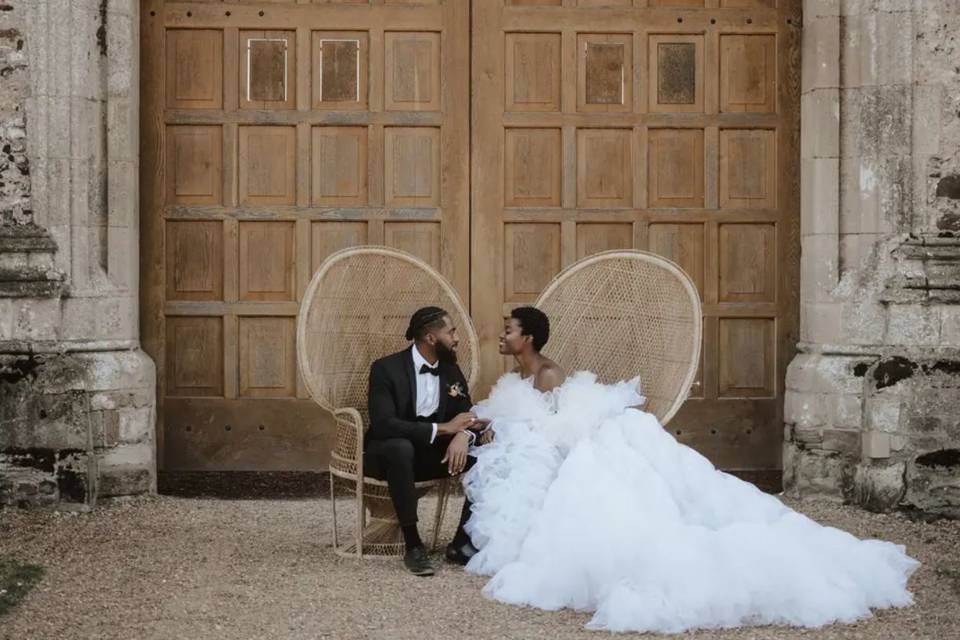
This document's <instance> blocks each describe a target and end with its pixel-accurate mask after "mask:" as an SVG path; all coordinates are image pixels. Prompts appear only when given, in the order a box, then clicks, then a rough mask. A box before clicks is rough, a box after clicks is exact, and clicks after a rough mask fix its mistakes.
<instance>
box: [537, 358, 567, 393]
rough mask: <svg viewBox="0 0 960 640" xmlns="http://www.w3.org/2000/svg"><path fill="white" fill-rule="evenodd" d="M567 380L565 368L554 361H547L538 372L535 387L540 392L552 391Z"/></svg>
mask: <svg viewBox="0 0 960 640" xmlns="http://www.w3.org/2000/svg"><path fill="white" fill-rule="evenodd" d="M566 379H567V374H566V373H564V371H563V367H561V366H560V365H558V364H557V363H556V362H554V361H553V360H547V361H546V362H544V363H543V365H542V366H541V367H540V370H539V371H537V377H536V378H535V379H534V381H533V386H534V387H536V388H537V390H539V391H551V390H553V389H555V388H557V387H559V386H560V385H561V384H563V381H564V380H566Z"/></svg>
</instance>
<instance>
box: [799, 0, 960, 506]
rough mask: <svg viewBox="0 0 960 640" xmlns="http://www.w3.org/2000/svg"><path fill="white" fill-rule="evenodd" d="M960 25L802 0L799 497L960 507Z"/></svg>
mask: <svg viewBox="0 0 960 640" xmlns="http://www.w3.org/2000/svg"><path fill="white" fill-rule="evenodd" d="M958 32H960V7H958V6H957V5H956V3H955V2H952V1H951V0H923V1H922V2H921V1H919V0H916V1H914V0H883V1H880V2H877V1H869V2H867V1H865V0H839V1H838V0H806V1H805V2H804V44H803V58H804V64H803V97H802V114H803V116H802V123H801V131H802V134H801V135H802V138H803V141H804V144H803V145H802V151H801V152H802V182H803V189H802V198H801V209H802V216H803V217H802V224H801V228H802V231H801V232H802V235H803V255H802V266H801V268H802V289H803V292H802V302H801V343H800V345H799V352H800V353H799V354H798V355H797V357H796V358H795V360H794V361H793V362H792V363H791V365H790V367H789V370H788V372H787V381H786V384H787V394H786V406H785V417H786V422H787V425H786V438H785V440H786V442H785V449H784V472H785V473H784V483H785V485H786V487H787V489H788V491H789V492H791V493H793V494H796V495H811V494H819V495H829V496H833V497H836V498H839V499H845V500H848V501H852V502H856V503H859V504H862V505H864V506H867V507H869V508H874V509H878V510H885V509H892V508H897V507H900V508H918V509H923V510H933V511H941V512H949V513H960V477H958V474H957V470H958V469H960V459H957V460H954V458H957V457H958V455H960V449H958V448H960V416H958V415H956V414H957V411H956V407H957V406H960V404H958V401H960V395H958V393H960V377H957V374H958V373H960V350H958V347H960V341H958V340H957V337H958V329H960V323H958V320H957V318H958V315H957V306H956V304H957V302H958V301H960V295H955V294H957V293H960V239H958V237H957V235H958V234H957V233H956V232H957V231H960V216H958V215H957V211H958V202H960V201H958V198H960V193H958V192H960V189H956V190H954V189H953V188H952V185H953V184H960V178H958V177H957V176H956V175H955V174H956V173H957V172H958V171H960V167H958V163H960V157H958V151H960V99H958V98H957V96H960V82H958V75H957V74H956V72H955V70H954V68H953V67H954V66H955V63H956V51H957V50H958V48H957V47H958V45H960V41H958V40H957V38H956V36H955V35H954V34H956V33H958ZM954 181H956V182H954ZM951 461H952V463H951ZM936 487H939V489H936Z"/></svg>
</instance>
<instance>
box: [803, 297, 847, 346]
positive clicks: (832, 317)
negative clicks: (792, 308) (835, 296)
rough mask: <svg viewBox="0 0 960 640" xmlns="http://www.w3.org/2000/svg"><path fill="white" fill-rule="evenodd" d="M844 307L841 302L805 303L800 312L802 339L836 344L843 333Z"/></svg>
mask: <svg viewBox="0 0 960 640" xmlns="http://www.w3.org/2000/svg"><path fill="white" fill-rule="evenodd" d="M842 316H843V305H842V304H841V303H839V302H805V303H803V304H802V305H801V310H800V339H801V340H804V341H807V342H819V343H822V344H834V343H837V342H839V340H840V336H841V333H842V321H843V320H842Z"/></svg>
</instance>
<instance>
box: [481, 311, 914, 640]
mask: <svg viewBox="0 0 960 640" xmlns="http://www.w3.org/2000/svg"><path fill="white" fill-rule="evenodd" d="M548 335H549V323H548V320H547V317H546V316H545V315H544V314H543V313H542V312H540V311H539V310H537V309H534V308H532V307H525V308H519V309H515V310H514V311H513V313H512V317H511V318H510V319H509V320H508V322H507V323H506V325H505V327H504V333H503V335H502V336H501V338H500V352H501V353H502V354H504V355H512V356H514V358H515V359H516V361H517V363H518V367H517V369H516V370H515V371H514V372H513V373H509V374H506V375H505V376H503V377H502V378H501V379H500V380H499V381H498V382H497V384H496V386H495V387H494V389H493V391H492V393H491V395H490V397H489V398H488V399H487V400H485V401H483V402H481V403H480V404H478V405H477V406H476V407H475V412H476V413H477V415H478V416H479V417H480V418H483V419H485V420H490V421H491V426H492V429H491V430H489V431H487V433H485V434H484V437H483V438H482V439H481V440H482V441H485V442H486V443H487V444H486V446H482V447H477V448H476V449H475V451H474V454H475V455H476V457H477V463H476V465H475V466H474V467H473V468H472V469H471V470H470V471H469V472H468V473H467V474H466V476H465V478H464V486H465V489H466V492H467V496H468V497H469V498H470V500H472V501H473V513H472V515H471V517H470V520H469V522H468V523H467V525H466V530H467V532H468V533H469V534H470V536H471V538H472V540H473V543H474V545H475V546H476V547H477V548H478V549H479V551H478V552H477V553H476V554H475V555H474V556H473V557H472V558H471V559H470V561H469V563H468V564H467V570H468V571H471V572H473V573H477V574H482V575H489V576H492V578H491V580H490V581H489V582H488V583H487V585H486V587H485V588H484V594H486V595H487V596H489V597H491V598H494V599H496V600H499V601H501V602H506V603H511V604H519V605H529V606H533V607H538V608H541V609H559V608H562V607H569V608H572V609H576V610H582V611H591V612H593V617H592V619H591V620H590V622H589V623H588V624H587V627H588V628H591V629H605V630H609V631H656V632H662V633H677V632H682V631H685V630H688V629H695V628H718V627H734V626H743V625H760V624H779V625H795V626H806V627H819V626H822V625H825V624H828V623H831V622H835V621H841V622H852V621H854V620H857V619H859V618H864V617H867V616H869V615H870V612H871V609H876V608H884V607H902V606H907V605H910V604H911V603H912V602H913V598H912V596H911V594H910V592H909V591H907V588H906V586H907V580H908V579H909V577H910V575H911V574H912V573H913V572H914V570H916V568H917V567H918V566H919V563H918V562H916V561H915V560H913V559H912V558H910V557H909V556H907V555H906V553H905V550H904V547H903V546H900V545H895V544H892V543H890V542H883V541H880V540H858V539H857V538H855V537H853V536H851V535H850V534H848V533H845V532H843V531H840V530H838V529H834V528H832V527H824V526H821V525H819V524H817V523H816V522H814V521H813V520H811V519H809V518H807V517H806V516H804V515H801V514H799V513H797V512H795V511H792V510H791V509H789V508H788V507H786V506H784V505H783V504H782V503H781V502H780V501H779V500H777V499H776V498H775V497H773V496H770V495H767V494H764V493H762V492H761V491H759V490H758V489H756V488H755V487H754V486H753V485H751V484H748V483H746V482H743V481H741V480H739V479H737V478H735V477H734V476H731V475H728V474H726V473H723V472H721V471H718V470H717V469H715V468H714V467H713V465H711V464H710V462H708V461H707V459H706V458H704V457H703V456H701V455H700V454H698V453H697V452H695V451H694V450H692V449H690V448H688V447H686V446H684V445H681V444H679V443H678V442H677V441H676V440H674V438H673V437H672V436H671V435H670V434H669V433H668V432H667V431H666V430H664V429H663V428H662V427H661V426H660V424H659V423H658V421H657V419H656V418H655V417H654V416H653V415H651V414H649V413H645V412H643V411H642V410H641V409H640V408H639V407H642V405H643V402H644V399H643V397H642V396H640V395H639V393H638V380H637V379H634V380H630V381H626V382H621V383H618V384H614V385H603V384H600V383H598V382H597V379H596V376H595V375H593V374H592V373H590V372H585V371H583V372H576V373H573V374H572V375H570V376H569V377H565V375H564V372H563V370H562V369H561V368H560V367H559V366H558V365H557V364H556V363H554V362H552V361H551V360H549V359H548V358H546V357H545V356H543V355H542V354H541V353H540V349H541V348H542V347H543V345H544V344H546V342H547V338H548ZM493 429H495V436H494V431H493Z"/></svg>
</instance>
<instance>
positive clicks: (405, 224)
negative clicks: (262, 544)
mask: <svg viewBox="0 0 960 640" xmlns="http://www.w3.org/2000/svg"><path fill="white" fill-rule="evenodd" d="M469 15H470V12H469V5H468V4H466V3H465V2H459V1H454V2H439V1H435V0H395V1H385V0H373V1H371V0H357V1H345V0H339V1H332V0H331V1H326V2H320V1H314V2H309V1H306V0H287V1H282V0H276V1H271V0H245V1H243V2H231V3H229V4H224V3H220V2H199V1H195V2H189V1H187V2H174V1H171V0H144V3H143V6H142V9H141V38H142V50H141V59H142V61H143V69H142V89H141V104H142V109H141V131H142V140H141V158H142V162H141V184H142V189H141V231H142V233H143V249H142V253H141V260H142V262H141V265H142V269H141V276H142V286H141V292H142V296H143V309H144V313H143V314H142V335H143V343H144V347H145V349H146V350H147V351H148V352H149V353H150V354H151V355H152V356H153V357H154V359H155V361H156V363H157V367H158V394H157V395H158V398H159V400H158V405H159V411H158V414H159V415H158V423H159V425H158V434H157V441H158V455H159V463H160V466H161V468H167V469H222V470H226V469H322V468H324V466H325V465H326V460H327V455H328V452H329V444H330V435H331V433H332V430H333V424H332V421H331V419H330V416H328V415H327V414H325V413H324V412H323V411H322V410H320V408H319V407H318V406H317V405H316V404H315V403H314V402H313V401H312V400H311V399H310V398H309V396H308V394H307V391H306V388H305V386H304V384H303V381H302V380H300V379H299V378H298V373H297V366H296V359H295V355H294V354H295V353H296V349H295V346H296V345H295V332H294V327H295V317H296V312H297V306H298V302H299V300H300V298H301V296H302V295H303V293H304V291H305V289H306V287H307V284H308V282H309V280H310V278H311V276H312V274H313V273H314V272H315V270H316V269H317V268H318V267H319V266H320V264H321V263H322V262H323V260H324V259H325V258H326V257H327V256H329V255H330V254H332V253H334V252H335V251H338V250H340V249H343V248H346V247H350V246H356V245H362V244H385V245H388V246H394V247H397V248H400V249H403V250H405V251H409V252H411V253H413V254H415V255H417V256H419V257H421V258H422V259H424V260H425V261H427V262H428V263H429V264H431V265H433V266H434V267H436V268H437V269H439V270H440V271H441V272H442V273H443V274H444V275H445V276H447V278H448V279H449V280H450V281H451V282H452V283H453V284H454V286H455V287H456V288H457V289H458V290H459V291H460V293H461V295H462V296H463V297H464V298H465V299H466V298H467V294H468V285H469V283H468V271H469V261H468V260H469V245H468V242H469V210H468V206H469V200H468V195H469V192H468V187H469V174H468V172H469V137H468V136H469V108H468V105H469V77H468V76H469V72H468V70H469V53H470V51H469ZM532 186H535V185H532ZM396 285H397V286H403V285H404V283H401V282H398V283H396ZM360 286H363V285H362V283H361V285H360ZM371 320H372V319H367V320H364V322H370V321H371ZM387 321H389V322H401V321H403V322H405V321H406V320H405V319H396V318H389V319H387ZM349 348H351V349H356V348H358V347H357V346H356V345H349Z"/></svg>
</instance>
